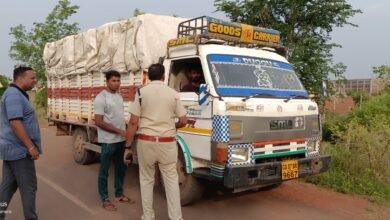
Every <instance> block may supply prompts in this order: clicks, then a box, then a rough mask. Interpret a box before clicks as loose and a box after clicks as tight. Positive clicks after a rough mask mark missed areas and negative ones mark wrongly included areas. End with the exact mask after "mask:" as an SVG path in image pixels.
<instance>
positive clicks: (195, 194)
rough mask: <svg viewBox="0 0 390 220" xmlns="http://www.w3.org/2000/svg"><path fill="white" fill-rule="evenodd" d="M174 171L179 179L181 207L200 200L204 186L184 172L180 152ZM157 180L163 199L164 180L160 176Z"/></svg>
mask: <svg viewBox="0 0 390 220" xmlns="http://www.w3.org/2000/svg"><path fill="white" fill-rule="evenodd" d="M176 170H177V174H178V178H179V188H180V202H181V205H182V206H186V205H189V204H191V203H194V202H196V201H197V200H199V199H200V198H202V195H203V192H204V185H203V183H202V182H201V181H200V180H199V179H197V178H195V177H194V176H192V175H191V174H188V173H187V172H186V168H185V163H184V158H183V156H182V154H181V151H180V150H179V158H178V160H177V163H176ZM160 175H161V174H160ZM159 179H160V180H161V184H160V187H159V188H160V192H161V193H162V194H163V196H164V197H165V186H164V179H163V178H162V176H160V178H159Z"/></svg>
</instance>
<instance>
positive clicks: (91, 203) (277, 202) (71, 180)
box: [7, 128, 390, 220]
mask: <svg viewBox="0 0 390 220" xmlns="http://www.w3.org/2000/svg"><path fill="white" fill-rule="evenodd" d="M42 138H43V148H44V155H42V156H41V158H40V159H39V161H37V164H36V165H37V170H38V171H37V175H38V194H37V195H38V197H37V210H38V214H39V217H40V219H41V220H63V219H76V220H78V219H80V220H84V219H86V220H88V219H93V220H95V219H96V220H99V219H108V218H109V219H126V220H129V219H140V215H141V202H140V201H141V200H140V191H139V182H138V169H137V168H138V167H136V166H133V167H130V168H129V169H128V171H127V176H126V182H125V194H126V195H128V196H130V197H132V198H133V199H135V200H136V201H137V203H136V204H133V205H129V204H118V205H117V206H118V211H117V212H114V213H113V212H107V211H105V210H103V209H102V208H101V203H100V200H99V197H98V193H97V173H98V168H99V164H97V163H95V164H91V165H87V166H81V165H78V164H76V163H75V162H74V161H73V158H72V150H71V145H72V141H71V138H70V137H56V136H55V132H54V131H53V129H51V128H43V129H42ZM109 190H110V193H111V195H112V193H113V174H112V173H111V174H110V180H109ZM155 209H156V216H157V219H168V215H167V211H166V202H165V200H164V198H163V197H162V196H161V195H160V194H159V193H157V192H156V193H155ZM9 210H10V211H11V212H12V213H10V214H8V215H7V219H9V220H18V219H23V211H22V206H21V202H20V196H19V193H16V194H15V196H14V199H13V200H12V202H11V204H10V208H9ZM183 215H184V218H185V219H190V220H192V219H193V220H195V219H202V220H207V219H224V220H230V219H232V220H233V219H234V220H237V219H240V220H245V219H251V220H252V219H288V220H293V219H299V220H302V219H316V220H319V219H324V220H325V219H326V220H328V219H390V208H386V207H382V208H378V207H377V206H374V205H373V204H371V203H370V202H368V201H367V200H366V199H364V198H361V197H352V196H346V195H342V194H338V193H334V192H332V191H329V190H325V189H320V188H318V187H316V186H313V185H310V184H304V183H300V182H297V181H290V182H286V183H284V184H282V185H281V186H280V187H279V188H277V189H273V190H270V191H259V192H250V193H241V194H239V195H237V194H236V195H229V194H222V195H221V194H219V193H215V192H213V191H211V192H208V193H207V194H206V195H205V196H204V198H203V199H202V200H201V201H199V202H197V203H196V204H194V205H191V206H189V207H184V208H183Z"/></svg>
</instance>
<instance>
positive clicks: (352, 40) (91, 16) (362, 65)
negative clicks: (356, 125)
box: [0, 0, 390, 79]
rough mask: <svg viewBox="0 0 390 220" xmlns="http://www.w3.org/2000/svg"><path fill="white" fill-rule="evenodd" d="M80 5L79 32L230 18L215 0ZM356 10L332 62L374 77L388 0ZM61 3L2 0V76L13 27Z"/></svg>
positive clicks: (358, 0)
mask: <svg viewBox="0 0 390 220" xmlns="http://www.w3.org/2000/svg"><path fill="white" fill-rule="evenodd" d="M70 2H71V3H72V4H75V5H78V6H80V8H79V10H78V12H77V14H74V15H73V16H72V17H71V19H70V20H69V22H77V23H79V27H80V29H81V30H80V31H81V32H82V31H86V30H88V29H89V28H94V27H98V26H100V25H102V24H104V23H107V22H111V21H116V20H119V19H126V18H129V17H132V15H133V12H134V9H136V8H138V9H140V10H141V11H143V12H148V13H153V14H161V15H178V16H179V17H185V18H193V17H198V16H201V15H208V16H212V17H215V18H223V19H224V18H226V17H225V15H224V14H223V13H222V12H215V6H214V1H213V0H197V1H195V0H165V1H156V0H133V1H131V0H110V1H107V0H93V1H91V0H89V1H88V0H84V1H83V0H70ZM347 2H348V3H349V4H351V5H352V6H353V7H354V8H355V9H361V10H362V11H363V13H362V14H357V15H355V16H354V17H353V18H351V19H350V20H349V21H350V22H352V23H354V24H357V25H358V26H359V27H351V26H345V27H343V28H335V29H334V31H333V32H332V34H331V36H332V42H334V43H337V44H340V45H342V48H337V49H334V50H333V55H334V59H333V61H334V63H339V62H342V63H344V64H345V65H346V66H347V71H346V73H345V74H344V75H345V77H346V78H347V79H359V78H373V77H374V75H373V74H372V66H380V65H390V28H389V27H390V13H389V12H390V11H389V8H390V1H389V0H375V1H367V0H347ZM56 4H57V1H56V0H35V1H31V0H1V1H0V16H1V19H0V43H1V44H0V74H4V75H8V76H11V75H12V70H13V67H14V65H15V64H16V63H17V62H15V61H13V60H11V59H10V58H9V55H8V54H9V48H10V46H11V42H12V41H13V38H12V36H10V35H9V32H10V28H11V27H14V26H17V25H19V24H23V25H24V26H26V28H27V30H29V29H30V28H31V27H32V24H33V23H34V22H44V20H45V18H46V16H47V15H48V14H49V13H50V12H51V11H52V9H53V8H54V6H55V5H56Z"/></svg>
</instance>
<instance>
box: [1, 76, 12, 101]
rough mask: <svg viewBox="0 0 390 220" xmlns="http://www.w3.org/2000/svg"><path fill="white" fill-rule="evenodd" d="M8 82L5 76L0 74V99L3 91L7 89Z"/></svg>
mask: <svg viewBox="0 0 390 220" xmlns="http://www.w3.org/2000/svg"><path fill="white" fill-rule="evenodd" d="M9 81H10V80H9V79H8V78H7V77H6V76H4V75H1V74H0V98H1V96H2V95H3V93H4V91H5V90H6V89H7V88H8V86H9Z"/></svg>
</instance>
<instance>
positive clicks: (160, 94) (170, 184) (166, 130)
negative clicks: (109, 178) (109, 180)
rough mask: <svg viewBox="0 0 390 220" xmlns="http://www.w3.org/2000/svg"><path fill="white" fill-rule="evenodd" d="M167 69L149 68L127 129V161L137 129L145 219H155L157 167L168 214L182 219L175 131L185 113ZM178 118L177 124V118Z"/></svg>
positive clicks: (181, 125)
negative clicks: (155, 178)
mask: <svg viewBox="0 0 390 220" xmlns="http://www.w3.org/2000/svg"><path fill="white" fill-rule="evenodd" d="M164 72H165V69H164V66H163V65H161V64H153V65H151V66H150V67H149V70H148V76H149V79H150V80H151V82H150V84H148V85H147V86H145V87H143V88H141V89H140V90H139V92H138V94H137V96H136V98H135V99H134V102H133V104H132V106H131V107H130V113H131V118H130V122H129V126H128V130H127V142H126V150H125V154H124V155H125V156H124V161H125V163H127V164H128V163H129V162H130V161H129V160H127V159H126V156H127V155H128V154H131V153H132V151H131V143H132V142H133V138H134V135H135V132H136V130H137V127H138V142H137V155H138V162H139V172H140V184H141V197H142V208H143V215H142V219H143V220H149V219H154V218H155V217H154V210H153V186H154V181H155V180H154V177H155V175H154V174H155V164H156V163H157V164H158V166H159V169H160V171H161V174H162V177H163V179H164V185H165V191H166V197H167V202H168V215H169V218H170V219H172V220H179V219H182V214H181V205H180V191H179V184H178V175H177V171H176V162H177V153H178V147H177V145H176V138H175V136H176V129H177V128H181V127H184V126H185V125H186V124H187V118H186V116H185V115H186V111H185V109H184V107H183V106H182V104H181V101H180V97H179V94H178V93H177V92H176V91H175V90H173V89H171V88H169V87H168V86H166V85H165V84H164V79H165V75H164ZM176 118H179V120H178V122H176V123H175V119H176Z"/></svg>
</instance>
